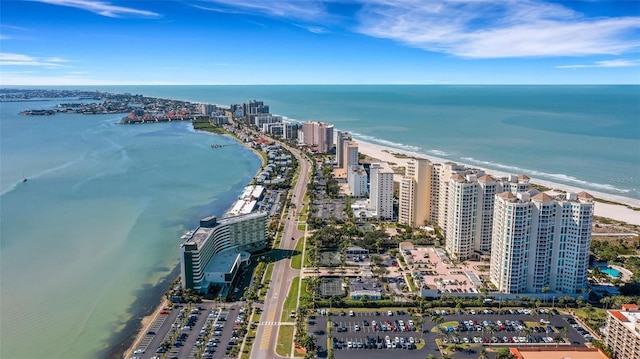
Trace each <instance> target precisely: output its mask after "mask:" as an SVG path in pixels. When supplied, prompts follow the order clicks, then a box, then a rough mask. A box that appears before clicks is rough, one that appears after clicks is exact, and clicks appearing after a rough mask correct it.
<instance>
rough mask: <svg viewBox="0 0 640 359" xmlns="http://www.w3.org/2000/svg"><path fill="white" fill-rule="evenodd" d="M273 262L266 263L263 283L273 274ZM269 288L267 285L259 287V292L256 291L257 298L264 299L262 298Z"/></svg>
mask: <svg viewBox="0 0 640 359" xmlns="http://www.w3.org/2000/svg"><path fill="white" fill-rule="evenodd" d="M273 266H274V264H273V263H269V264H267V269H266V270H265V271H264V282H263V283H268V282H269V280H270V279H271V275H272V274H273ZM268 290H269V286H268V285H265V286H263V287H262V288H261V289H260V292H259V293H258V298H259V299H260V300H264V298H265V297H266V296H267V291H268Z"/></svg>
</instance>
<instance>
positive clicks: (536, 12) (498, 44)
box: [356, 0, 640, 58]
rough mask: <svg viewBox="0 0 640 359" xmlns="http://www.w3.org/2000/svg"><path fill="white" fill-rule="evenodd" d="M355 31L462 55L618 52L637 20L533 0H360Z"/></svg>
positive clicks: (633, 43)
mask: <svg viewBox="0 0 640 359" xmlns="http://www.w3.org/2000/svg"><path fill="white" fill-rule="evenodd" d="M361 1H362V2H363V4H364V5H363V9H362V11H361V12H360V13H359V14H358V19H359V25H358V26H357V27H356V31H358V32H360V33H363V34H366V35H369V36H373V37H378V38H385V39H391V40H394V41H398V42H401V43H404V44H407V45H409V46H412V47H417V48H421V49H424V50H428V51H433V52H443V53H447V54H451V55H455V56H460V57H467V58H506V57H537V56H585V55H594V54H620V53H623V52H626V51H629V50H633V49H636V48H638V47H639V46H640V41H639V40H638V30H640V18H638V17H616V18H606V17H605V18H588V17H585V16H584V15H582V14H579V13H576V12H575V11H573V10H571V9H569V8H566V7H564V6H561V5H557V4H550V3H545V2H542V1H538V0H503V1H489V0H450V1H445V0H441V1H419V0H396V1H391V0H367V1H364V0H361Z"/></svg>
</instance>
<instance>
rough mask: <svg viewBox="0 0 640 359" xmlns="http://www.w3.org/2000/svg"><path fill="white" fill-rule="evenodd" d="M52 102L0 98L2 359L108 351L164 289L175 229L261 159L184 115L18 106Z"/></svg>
mask: <svg viewBox="0 0 640 359" xmlns="http://www.w3.org/2000/svg"><path fill="white" fill-rule="evenodd" d="M53 104H54V103H53V102H32V103H2V104H0V106H1V107H0V111H1V112H0V114H1V116H0V118H1V120H0V135H1V138H0V149H1V151H0V164H1V168H2V172H1V176H0V190H1V192H0V193H1V196H0V223H1V226H0V238H1V241H0V256H1V258H0V273H1V282H0V283H1V285H2V287H1V291H0V296H1V297H0V317H1V323H2V325H1V326H0V357H1V358H96V357H107V356H108V355H109V353H111V352H113V351H114V350H117V348H118V347H119V344H120V343H121V342H122V340H123V337H126V336H127V335H130V334H131V333H127V331H128V330H130V328H127V329H125V324H126V323H127V322H128V321H130V320H131V319H132V318H133V319H134V322H135V321H137V318H138V317H140V315H142V310H143V309H145V308H149V307H150V306H152V305H153V304H154V303H157V301H158V298H159V296H160V293H162V292H163V291H165V290H166V289H167V286H166V284H165V285H164V286H160V281H161V279H163V278H164V277H166V276H167V275H168V274H169V273H171V272H172V271H173V270H174V268H176V266H177V263H178V244H179V237H180V235H181V234H182V232H183V231H185V230H187V229H192V228H194V227H195V226H196V225H197V223H198V220H199V219H200V218H202V217H203V216H205V215H209V214H212V213H213V214H217V215H220V214H221V213H222V212H223V210H224V209H226V208H227V207H228V206H229V205H230V204H231V203H232V201H233V199H234V198H235V197H237V195H238V194H239V193H240V191H241V189H242V187H243V186H244V185H246V183H247V182H249V181H250V179H251V178H252V176H253V175H255V173H256V172H257V170H258V169H259V168H260V159H259V158H258V157H257V156H256V155H254V154H253V153H252V152H251V151H249V150H248V149H246V148H245V147H242V146H239V145H237V144H236V142H235V141H234V140H232V139H230V138H228V137H221V136H217V135H212V134H205V133H196V132H194V131H193V130H192V129H191V126H190V124H189V123H167V124H157V125H119V124H117V123H116V122H117V121H118V120H119V117H120V116H112V115H98V116H83V115H56V116H51V117H37V116H32V117H23V116H19V115H18V112H19V111H20V110H22V109H26V108H34V107H40V106H51V105H53ZM213 142H215V143H222V144H228V145H229V146H225V147H224V148H220V149H216V150H212V149H211V148H210V144H211V143H213ZM23 177H28V182H24V183H23V182H22V181H21V180H22V178H23Z"/></svg>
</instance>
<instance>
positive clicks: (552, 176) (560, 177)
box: [460, 157, 631, 193]
mask: <svg viewBox="0 0 640 359" xmlns="http://www.w3.org/2000/svg"><path fill="white" fill-rule="evenodd" d="M460 159H462V160H464V161H466V162H470V163H473V164H478V165H484V166H487V167H490V168H500V169H503V170H508V171H509V172H514V173H515V172H517V173H524V174H526V175H531V176H533V177H538V178H542V179H549V180H552V181H557V182H564V183H573V184H579V185H581V186H583V187H588V188H593V189H596V190H605V191H612V192H618V193H630V192H631V190H630V189H622V188H618V187H616V186H612V185H610V184H603V183H595V182H589V181H584V180H581V179H578V178H576V177H573V176H569V175H566V174H563V173H547V172H542V171H537V170H532V169H526V168H521V167H518V166H510V165H505V164H502V163H498V162H492V161H482V160H477V159H475V158H473V157H461V158H460Z"/></svg>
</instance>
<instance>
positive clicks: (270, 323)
mask: <svg viewBox="0 0 640 359" xmlns="http://www.w3.org/2000/svg"><path fill="white" fill-rule="evenodd" d="M258 325H264V326H267V325H275V326H279V325H294V323H292V322H260V323H258Z"/></svg>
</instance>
